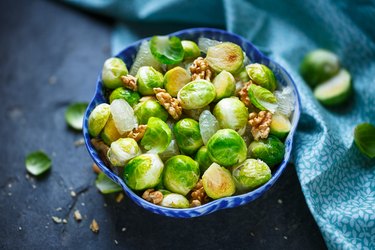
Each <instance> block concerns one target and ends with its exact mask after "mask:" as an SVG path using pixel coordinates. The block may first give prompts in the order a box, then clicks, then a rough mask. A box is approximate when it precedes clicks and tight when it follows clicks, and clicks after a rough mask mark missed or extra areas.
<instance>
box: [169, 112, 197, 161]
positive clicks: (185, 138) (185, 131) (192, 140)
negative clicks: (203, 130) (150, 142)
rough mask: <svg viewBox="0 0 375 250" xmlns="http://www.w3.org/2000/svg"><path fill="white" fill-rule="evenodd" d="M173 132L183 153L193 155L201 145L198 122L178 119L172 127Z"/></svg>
mask: <svg viewBox="0 0 375 250" xmlns="http://www.w3.org/2000/svg"><path fill="white" fill-rule="evenodd" d="M173 132H174V135H175V136H176V141H177V144H178V147H179V148H180V151H181V152H182V153H183V154H187V155H193V154H194V153H195V152H196V151H197V150H198V149H199V148H200V147H201V146H202V145H203V141H202V137H201V134H200V131H199V124H198V122H197V121H195V120H193V119H190V118H184V119H181V120H179V121H178V122H177V123H176V125H175V126H174V128H173Z"/></svg>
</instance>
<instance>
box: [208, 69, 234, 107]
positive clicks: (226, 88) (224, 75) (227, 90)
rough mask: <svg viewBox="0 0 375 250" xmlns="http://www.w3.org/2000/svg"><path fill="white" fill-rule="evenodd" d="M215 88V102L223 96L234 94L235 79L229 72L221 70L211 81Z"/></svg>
mask: <svg viewBox="0 0 375 250" xmlns="http://www.w3.org/2000/svg"><path fill="white" fill-rule="evenodd" d="M212 84H213V85H214V87H215V90H216V98H215V100H214V101H215V102H217V101H220V100H221V99H223V98H224V97H229V96H232V95H234V91H235V90H236V81H235V80H234V77H233V75H232V74H231V73H229V72H228V71H225V70H223V71H221V72H220V73H219V74H218V75H217V76H216V77H215V78H214V80H213V81H212Z"/></svg>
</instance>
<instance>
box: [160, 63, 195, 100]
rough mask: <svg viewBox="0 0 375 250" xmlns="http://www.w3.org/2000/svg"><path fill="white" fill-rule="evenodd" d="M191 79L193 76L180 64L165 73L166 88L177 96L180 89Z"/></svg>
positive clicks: (172, 94)
mask: <svg viewBox="0 0 375 250" xmlns="http://www.w3.org/2000/svg"><path fill="white" fill-rule="evenodd" d="M190 80H191V76H190V74H189V73H188V72H187V70H185V69H184V68H181V67H179V66H178V67H174V68H172V69H170V70H168V71H167V73H165V75H164V88H165V90H167V92H168V93H169V94H170V95H171V96H173V97H176V96H177V94H178V91H180V89H181V88H182V87H183V86H185V85H186V84H187V83H189V82H190Z"/></svg>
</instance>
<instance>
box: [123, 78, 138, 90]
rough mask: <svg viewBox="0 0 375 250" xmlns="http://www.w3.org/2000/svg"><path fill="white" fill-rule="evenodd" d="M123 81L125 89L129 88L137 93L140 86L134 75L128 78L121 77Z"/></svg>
mask: <svg viewBox="0 0 375 250" xmlns="http://www.w3.org/2000/svg"><path fill="white" fill-rule="evenodd" d="M121 81H122V83H123V84H124V87H125V88H128V89H130V90H133V91H137V89H138V86H137V78H135V77H134V76H132V75H126V76H121Z"/></svg>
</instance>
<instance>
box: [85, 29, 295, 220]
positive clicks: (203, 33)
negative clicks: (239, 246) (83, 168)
mask: <svg viewBox="0 0 375 250" xmlns="http://www.w3.org/2000/svg"><path fill="white" fill-rule="evenodd" d="M170 35H171V36H177V37H180V38H181V39H187V40H193V41H197V40H198V38H200V37H206V38H210V39H215V40H219V41H230V42H233V43H236V44H238V45H240V46H241V47H242V49H243V50H244V52H245V53H246V54H247V56H248V57H249V58H250V60H251V62H257V63H262V64H265V65H267V66H268V67H269V68H271V69H272V71H273V72H274V74H275V76H276V78H277V80H278V83H279V84H281V85H282V86H291V87H292V89H293V94H294V98H295V100H296V101H295V109H294V113H293V115H292V119H291V121H292V129H291V131H290V133H289V135H288V137H287V138H286V140H285V146H286V150H285V155H284V159H283V161H282V163H281V164H279V166H277V167H276V168H275V169H274V171H273V173H272V178H271V179H270V180H269V181H268V182H267V183H266V184H264V185H263V186H261V187H259V188H257V189H255V190H253V191H251V192H248V193H246V194H242V195H236V196H231V197H226V198H221V199H218V200H214V201H211V202H209V203H207V204H205V205H202V206H199V207H195V208H187V209H175V208H166V207H162V206H157V205H154V204H152V203H150V202H148V201H146V200H144V199H142V198H141V197H140V196H138V195H137V194H136V193H134V192H133V191H132V190H131V189H130V188H129V187H128V186H126V184H125V182H124V181H123V179H122V178H121V177H119V176H117V175H116V174H114V173H113V172H112V171H111V170H110V169H109V168H108V167H107V166H105V164H104V162H103V161H102V160H101V159H100V157H99V155H98V153H97V152H96V151H95V149H94V147H93V145H92V144H91V142H90V135H89V133H88V117H89V115H90V113H91V112H92V110H93V109H94V108H95V107H96V106H97V105H99V104H100V103H103V102H106V100H105V97H104V94H103V88H102V81H101V76H100V75H99V77H98V80H97V84H96V92H95V96H94V98H93V99H92V101H91V102H90V104H89V106H88V108H87V110H86V113H85V117H84V124H83V135H84V138H85V143H86V147H87V150H88V151H89V153H90V156H91V157H92V159H93V160H94V162H95V163H96V164H97V165H98V166H99V168H100V169H101V170H102V171H103V172H104V173H105V174H106V175H107V176H108V177H109V178H111V179H112V180H113V181H114V182H116V183H118V184H119V185H121V187H122V188H123V189H124V191H125V193H126V194H127V195H128V196H129V197H130V198H131V199H132V200H133V201H134V202H135V203H137V204H138V205H139V206H141V207H143V208H145V209H147V210H149V211H151V212H153V213H156V214H161V215H166V216H171V217H180V218H190V217H196V216H201V215H205V214H209V213H212V212H215V211H217V210H220V209H225V208H233V207H237V206H240V205H243V204H246V203H248V202H250V201H253V200H255V199H256V198H258V197H259V196H261V195H262V194H264V193H265V192H266V191H267V190H268V189H270V187H271V186H272V185H273V184H274V183H275V182H276V180H277V179H278V178H279V177H280V175H281V173H282V172H283V171H284V169H285V167H286V165H287V162H288V159H289V156H290V152H291V149H292V144H293V135H294V132H295V129H296V127H297V123H298V120H299V116H300V100H299V95H298V92H297V88H296V86H295V84H294V82H293V80H292V78H291V77H290V75H289V74H288V72H286V71H285V69H283V67H281V66H280V65H279V64H277V63H275V62H273V61H271V60H270V59H269V58H267V57H266V56H264V55H263V54H262V53H261V52H260V51H259V50H258V49H257V48H256V47H255V46H254V45H253V44H252V43H250V42H249V41H247V40H246V39H244V38H243V37H240V36H238V35H235V34H232V33H229V32H227V31H224V30H219V29H211V28H194V29H187V30H182V31H178V32H176V33H172V34H170ZM146 39H149V38H146ZM142 41H143V40H140V41H137V42H135V43H133V44H132V45H130V46H129V47H127V48H126V49H124V50H123V51H121V52H120V53H119V54H118V55H116V56H117V57H119V58H121V59H122V60H124V62H125V63H126V65H127V67H128V68H130V66H131V65H132V63H133V60H134V58H135V56H136V54H137V50H138V48H139V46H140V44H141V42H142Z"/></svg>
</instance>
